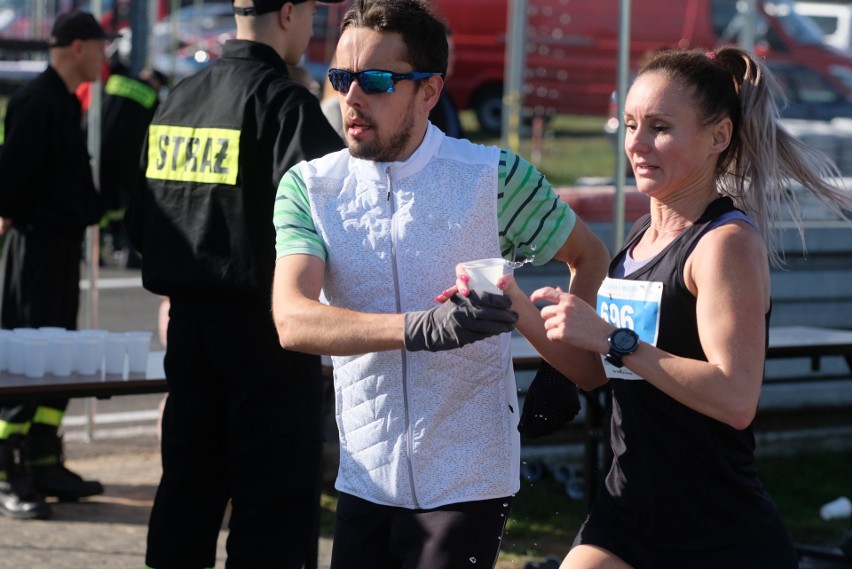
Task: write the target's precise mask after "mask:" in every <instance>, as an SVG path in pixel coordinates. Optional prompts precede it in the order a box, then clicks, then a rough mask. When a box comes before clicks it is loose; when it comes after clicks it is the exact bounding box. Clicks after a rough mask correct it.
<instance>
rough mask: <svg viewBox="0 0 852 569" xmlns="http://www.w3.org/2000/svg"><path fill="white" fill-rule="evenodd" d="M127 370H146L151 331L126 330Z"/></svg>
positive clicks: (130, 371) (140, 371)
mask: <svg viewBox="0 0 852 569" xmlns="http://www.w3.org/2000/svg"><path fill="white" fill-rule="evenodd" d="M125 336H126V338H127V371H128V373H145V372H146V371H148V352H149V351H150V350H151V336H152V334H151V332H126V333H125Z"/></svg>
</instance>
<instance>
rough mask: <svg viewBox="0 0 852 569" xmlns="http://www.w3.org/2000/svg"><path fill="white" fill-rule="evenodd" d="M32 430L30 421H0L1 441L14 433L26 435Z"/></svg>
mask: <svg viewBox="0 0 852 569" xmlns="http://www.w3.org/2000/svg"><path fill="white" fill-rule="evenodd" d="M29 430H30V423H29V422H26V423H8V422H6V421H0V441H5V440H6V439H8V438H9V437H11V436H12V435H26V434H27V433H28V432H29Z"/></svg>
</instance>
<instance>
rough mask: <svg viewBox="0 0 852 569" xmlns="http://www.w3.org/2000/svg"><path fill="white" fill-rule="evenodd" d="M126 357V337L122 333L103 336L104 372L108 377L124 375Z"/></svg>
mask: <svg viewBox="0 0 852 569" xmlns="http://www.w3.org/2000/svg"><path fill="white" fill-rule="evenodd" d="M126 355H127V337H126V336H125V335H124V334H123V333H119V332H110V333H108V334H107V335H106V336H104V371H105V372H106V373H107V374H109V375H117V374H122V373H124V359H125V356H126Z"/></svg>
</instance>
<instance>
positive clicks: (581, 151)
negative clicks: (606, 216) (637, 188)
mask: <svg viewBox="0 0 852 569" xmlns="http://www.w3.org/2000/svg"><path fill="white" fill-rule="evenodd" d="M460 116H461V122H462V126H463V127H464V129H465V132H466V133H467V135H468V138H469V139H470V140H472V141H474V142H477V143H479V144H490V145H495V146H502V141H501V140H500V138H499V137H493V136H487V135H484V134H483V133H481V132H480V131H479V130H478V126H477V123H476V117H475V116H474V114H473V112H472V111H462V112H461V115H460ZM605 121H606V117H601V116H585V115H582V116H580V115H558V116H556V117H554V118H553V119H552V120H551V121H549V122H548V124H547V126H546V127H545V129H544V134H543V136H542V137H541V142H540V144H539V143H535V142H534V141H533V140H532V139H531V138H530V137H529V136H525V137H524V138H522V139H521V142H520V148H519V154H520V155H521V156H523V157H524V158H526V159H528V160H530V161H531V162H532V163H533V164H535V165H536V166H537V167H538V168H539V169H540V170H541V171H542V173H543V174H544V175H545V176H547V179H548V180H550V183H551V184H553V185H554V186H568V185H572V184H574V183H576V181H577V179H578V178H581V177H612V176H614V175H615V147H614V146H613V143H612V140H610V139H609V137H608V136H607V135H606V134H605V133H604V130H603V127H604V122H605Z"/></svg>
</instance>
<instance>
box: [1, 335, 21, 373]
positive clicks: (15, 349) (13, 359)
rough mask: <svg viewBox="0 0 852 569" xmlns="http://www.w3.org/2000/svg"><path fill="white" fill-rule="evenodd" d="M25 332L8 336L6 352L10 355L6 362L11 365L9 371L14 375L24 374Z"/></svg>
mask: <svg viewBox="0 0 852 569" xmlns="http://www.w3.org/2000/svg"><path fill="white" fill-rule="evenodd" d="M24 340H26V335H24V334H12V335H11V336H9V337H8V338H6V354H7V355H8V356H9V357H8V361H7V362H6V363H7V364H8V365H9V373H11V374H14V375H23V374H24V368H25V363H24Z"/></svg>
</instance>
